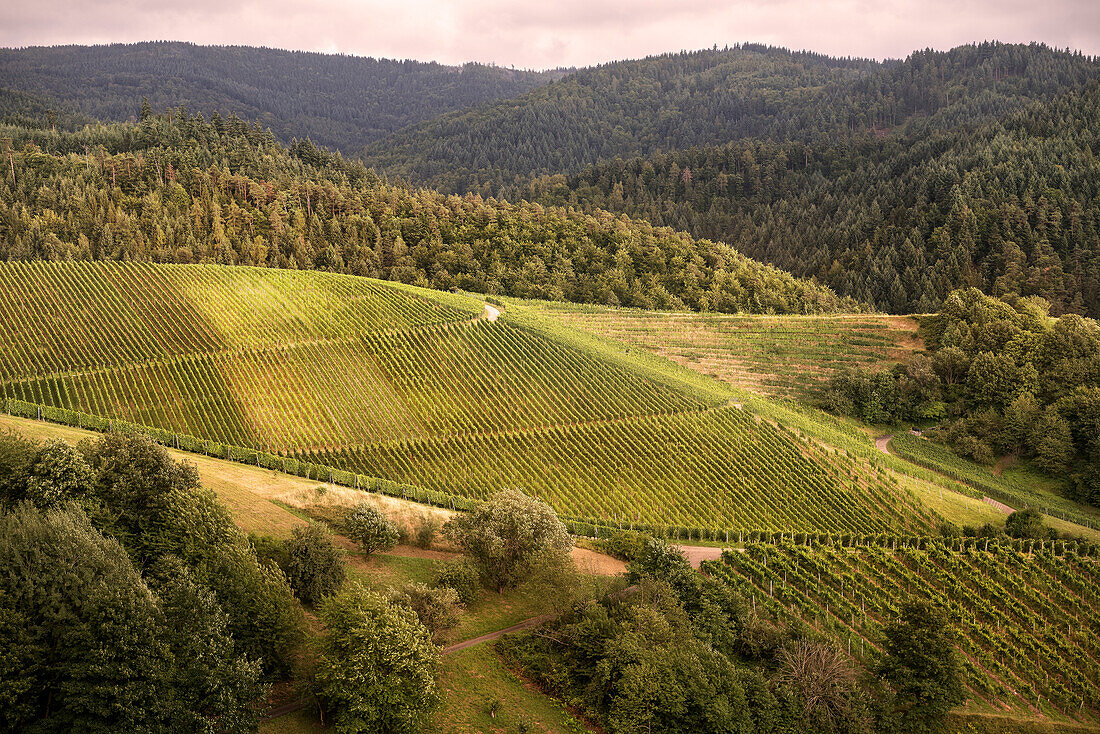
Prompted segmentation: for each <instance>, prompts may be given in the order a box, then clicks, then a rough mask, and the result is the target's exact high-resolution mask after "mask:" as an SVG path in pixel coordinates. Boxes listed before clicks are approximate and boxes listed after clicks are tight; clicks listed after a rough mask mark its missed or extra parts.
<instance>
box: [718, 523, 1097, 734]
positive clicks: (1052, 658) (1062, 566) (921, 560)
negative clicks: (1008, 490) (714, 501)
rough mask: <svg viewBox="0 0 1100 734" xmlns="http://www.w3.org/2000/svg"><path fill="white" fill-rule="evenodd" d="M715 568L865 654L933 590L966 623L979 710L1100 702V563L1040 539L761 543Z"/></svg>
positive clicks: (766, 608) (1060, 713)
mask: <svg viewBox="0 0 1100 734" xmlns="http://www.w3.org/2000/svg"><path fill="white" fill-rule="evenodd" d="M707 571H708V573H711V574H714V575H715V576H717V577H718V578H721V579H723V580H725V581H727V582H728V583H729V584H730V585H731V586H733V587H734V588H735V589H737V590H739V591H741V592H742V593H743V594H746V595H749V596H750V597H751V598H753V600H754V602H756V603H759V605H760V608H761V611H762V613H765V614H767V615H768V616H770V617H772V618H773V619H775V620H777V621H780V622H782V623H791V622H798V621H801V622H805V623H807V624H809V625H810V626H811V627H813V628H816V629H818V630H820V631H822V632H823V633H825V634H828V635H830V636H833V637H834V638H836V639H837V640H838V642H839V643H840V645H841V646H842V647H845V648H846V649H847V651H848V653H849V654H850V655H852V656H853V657H854V658H856V659H857V660H859V661H861V662H864V663H866V661H869V660H871V659H872V658H873V657H874V655H876V654H879V653H880V652H881V644H882V628H883V627H884V626H885V625H886V624H888V623H889V622H890V621H891V620H893V619H895V618H896V616H897V613H898V608H899V606H900V604H899V602H900V600H902V599H905V598H908V597H911V596H913V595H916V596H919V597H920V598H924V599H929V600H931V601H933V602H934V603H935V604H936V605H937V606H940V607H942V608H945V609H948V610H950V613H951V615H952V618H953V619H955V620H957V621H956V623H955V627H956V629H957V630H958V632H959V648H960V650H961V651H962V653H963V655H964V670H965V675H966V685H967V687H968V691H967V698H968V699H969V700H968V703H967V709H968V710H971V711H985V712H996V713H999V714H1005V713H1012V714H1013V715H1015V716H1020V717H1030V716H1034V715H1035V714H1040V715H1042V716H1045V717H1050V718H1053V719H1054V720H1070V721H1073V720H1081V719H1084V720H1086V721H1090V722H1095V717H1096V712H1097V711H1098V710H1100V698H1098V696H1097V691H1098V690H1100V665H1098V661H1100V648H1098V647H1097V637H1096V634H1095V632H1096V629H1097V627H1098V625H1100V618H1098V617H1097V602H1098V601H1100V597H1098V593H1100V566H1098V565H1097V563H1096V561H1095V560H1094V559H1092V558H1089V557H1085V556H1078V555H1077V553H1076V552H1074V551H1073V550H1066V549H1065V548H1059V547H1057V546H1056V545H1052V544H1050V543H1046V544H1044V545H1043V546H1042V547H1040V546H1039V544H1038V543H1037V542H1036V543H1035V546H1034V547H1031V546H1027V547H1012V546H1010V545H1007V544H1001V543H998V542H994V543H992V544H991V543H989V542H986V543H985V544H984V546H981V545H977V544H974V543H973V542H971V543H970V544H969V545H968V547H966V548H959V547H958V546H957V545H956V546H951V545H950V544H949V543H945V542H937V541H932V540H922V541H920V542H917V543H913V544H911V545H905V546H902V545H898V546H897V547H892V548H878V547H870V548H856V549H848V548H829V547H818V548H808V547H792V546H775V545H763V544H760V545H751V546H749V547H747V548H746V550H745V552H744V553H726V554H725V555H724V556H723V560H722V561H720V562H708V565H707ZM1038 630H1042V632H1041V633H1038V634H1037V631H1038Z"/></svg>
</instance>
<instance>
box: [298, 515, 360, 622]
mask: <svg viewBox="0 0 1100 734" xmlns="http://www.w3.org/2000/svg"><path fill="white" fill-rule="evenodd" d="M343 556H344V554H343V551H341V550H340V549H339V548H337V547H336V544H335V543H333V541H332V533H331V532H330V531H329V530H328V529H327V528H325V527H324V526H322V525H318V524H314V523H310V524H309V525H306V526H304V527H303V526H299V527H296V528H294V532H293V534H292V535H291V537H290V540H289V541H287V542H286V561H285V563H286V565H285V566H283V571H285V572H286V576H287V580H288V581H289V582H290V587H291V588H292V589H294V593H296V594H297V595H298V598H299V599H301V600H302V602H303V603H305V604H310V605H313V604H316V603H317V602H319V601H321V599H323V598H324V597H326V596H328V595H329V594H333V593H335V592H336V591H337V590H338V589H339V588H340V586H341V584H343V583H344V577H345V575H346V572H345V570H344V557H343Z"/></svg>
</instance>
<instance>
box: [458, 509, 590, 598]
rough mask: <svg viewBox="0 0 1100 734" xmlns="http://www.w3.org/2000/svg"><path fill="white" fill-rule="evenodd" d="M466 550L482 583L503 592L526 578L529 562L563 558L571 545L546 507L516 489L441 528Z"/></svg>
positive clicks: (552, 511) (555, 516)
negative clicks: (476, 568)
mask: <svg viewBox="0 0 1100 734" xmlns="http://www.w3.org/2000/svg"><path fill="white" fill-rule="evenodd" d="M443 531H444V533H446V534H447V537H449V538H451V539H452V540H453V541H454V542H455V543H456V544H457V545H458V546H460V547H461V548H462V549H463V550H465V551H466V552H467V553H468V554H469V555H470V558H471V560H472V561H473V562H474V564H475V565H476V566H477V567H478V571H479V572H480V574H481V578H482V580H483V581H484V582H485V583H486V584H488V585H489V586H491V587H492V588H494V589H496V590H497V591H503V590H504V589H506V588H509V587H512V586H515V585H516V584H518V583H520V582H522V581H523V580H525V579H526V577H527V576H529V575H530V573H531V570H532V566H531V564H532V562H533V561H535V560H536V559H537V560H539V561H540V562H545V561H547V560H549V559H550V557H551V556H552V555H556V556H560V557H564V556H567V555H568V554H569V551H570V549H572V547H573V539H572V538H570V537H569V532H568V531H567V530H566V529H565V526H564V525H562V523H561V521H560V520H558V516H557V515H556V514H554V510H553V509H551V508H550V506H549V505H547V504H546V503H545V502H542V501H541V500H539V499H536V498H534V497H528V496H527V495H526V494H524V493H523V492H520V491H519V490H515V489H509V490H504V491H503V492H498V493H497V494H495V495H493V496H492V497H490V498H489V499H488V500H486V501H485V502H483V503H481V504H480V505H478V506H477V507H475V508H474V509H473V510H471V511H470V512H469V513H467V514H465V515H457V516H455V517H454V518H452V519H451V520H450V521H449V522H448V523H447V525H446V526H445V527H444V528H443Z"/></svg>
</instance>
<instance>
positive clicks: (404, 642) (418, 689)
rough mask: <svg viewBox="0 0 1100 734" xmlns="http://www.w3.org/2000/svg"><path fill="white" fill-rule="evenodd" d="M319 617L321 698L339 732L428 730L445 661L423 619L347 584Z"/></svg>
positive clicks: (409, 732)
mask: <svg viewBox="0 0 1100 734" xmlns="http://www.w3.org/2000/svg"><path fill="white" fill-rule="evenodd" d="M320 618H321V621H322V623H323V624H324V626H325V633H324V635H323V637H322V638H321V641H320V643H319V649H318V661H317V669H316V683H317V698H318V700H319V701H320V702H321V706H322V707H323V709H324V711H325V719H326V721H329V722H331V723H332V726H333V729H334V730H335V731H336V732H339V733H341V734H344V733H346V734H358V733H359V732H363V731H377V732H393V734H413V733H414V732H420V731H422V730H423V729H424V728H425V727H426V726H427V725H428V723H429V721H430V717H431V714H432V711H433V710H434V709H435V707H436V706H437V705H438V703H439V693H438V691H437V689H436V682H435V681H436V673H437V670H438V668H439V664H440V657H439V651H438V649H437V648H436V647H435V645H434V644H432V639H431V633H430V632H429V631H428V629H427V628H426V627H424V625H422V624H421V623H420V620H418V619H417V616H416V612H414V611H413V610H412V609H409V608H408V607H406V606H404V605H402V604H395V603H392V602H390V601H388V600H387V599H386V598H385V597H383V596H382V595H380V594H377V593H374V592H371V591H367V590H366V589H364V588H363V587H362V586H361V585H359V584H358V583H348V584H345V585H344V588H343V589H341V590H340V591H339V592H338V593H336V594H335V595H333V596H331V597H328V598H327V599H326V600H325V601H324V602H323V603H322V604H321V608H320Z"/></svg>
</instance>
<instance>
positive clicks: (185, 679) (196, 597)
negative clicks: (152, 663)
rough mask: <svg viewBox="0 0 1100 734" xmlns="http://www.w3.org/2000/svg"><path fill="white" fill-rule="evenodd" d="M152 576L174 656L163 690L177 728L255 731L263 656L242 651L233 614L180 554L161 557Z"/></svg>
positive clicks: (217, 733) (214, 733)
mask: <svg viewBox="0 0 1100 734" xmlns="http://www.w3.org/2000/svg"><path fill="white" fill-rule="evenodd" d="M153 576H154V578H155V579H156V582H155V590H156V592H157V596H158V598H159V599H160V603H161V608H162V609H163V611H164V622H165V634H164V639H165V641H166V643H167V645H168V647H169V649H170V651H171V655H172V661H173V662H172V664H171V665H170V666H166V676H167V683H168V686H170V687H169V688H168V689H167V690H166V691H165V693H164V694H163V695H164V696H165V697H170V700H171V701H172V702H173V704H174V706H175V711H174V713H173V722H172V725H173V727H174V728H175V729H176V730H177V731H180V732H184V731H187V732H202V733H203V734H229V733H230V732H232V733H237V732H240V733H241V734H243V733H244V732H250V731H255V729H256V725H257V724H258V721H259V710H258V709H257V707H256V705H255V703H256V701H257V700H258V699H260V698H261V697H262V696H263V694H264V687H263V686H262V685H261V684H260V677H261V674H262V666H261V665H260V663H259V661H255V660H249V659H248V658H246V657H244V656H242V655H241V654H240V653H239V652H238V651H237V649H236V645H235V643H234V641H233V638H232V636H231V635H230V632H229V616H228V615H227V614H226V613H225V612H224V611H223V610H222V608H221V606H220V605H219V604H218V601H217V599H216V597H215V596H214V594H213V593H212V592H211V591H210V590H209V589H207V588H204V587H203V586H201V585H199V584H198V583H197V582H196V581H195V578H194V576H193V575H192V573H191V572H190V570H188V568H187V567H186V566H185V565H183V563H182V562H181V561H180V560H179V559H177V558H175V557H171V556H169V557H167V558H165V559H163V560H161V561H160V562H159V563H158V565H157V568H156V569H155V570H154V573H153Z"/></svg>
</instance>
